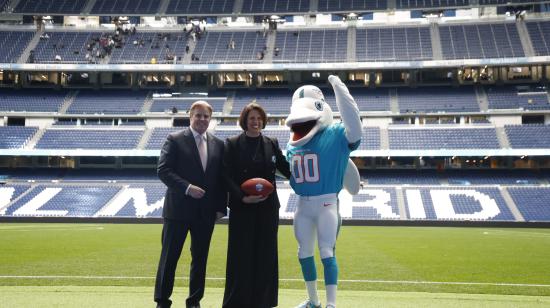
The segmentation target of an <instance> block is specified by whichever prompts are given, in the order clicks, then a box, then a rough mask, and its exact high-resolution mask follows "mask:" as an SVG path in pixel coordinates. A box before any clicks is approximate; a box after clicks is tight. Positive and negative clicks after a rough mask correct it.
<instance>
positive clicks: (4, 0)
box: [0, 0, 11, 12]
mask: <svg viewBox="0 0 550 308" xmlns="http://www.w3.org/2000/svg"><path fill="white" fill-rule="evenodd" d="M10 1H11V0H0V12H2V11H4V9H6V6H7V4H8V3H9V2H10Z"/></svg>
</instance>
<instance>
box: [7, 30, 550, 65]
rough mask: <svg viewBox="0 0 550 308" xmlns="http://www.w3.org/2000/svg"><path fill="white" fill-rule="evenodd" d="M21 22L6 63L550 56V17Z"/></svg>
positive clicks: (11, 36)
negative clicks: (287, 23)
mask: <svg viewBox="0 0 550 308" xmlns="http://www.w3.org/2000/svg"><path fill="white" fill-rule="evenodd" d="M17 29H18V28H5V27H4V28H0V63H3V64H8V63H13V64H24V63H42V64H102V65H108V64H151V63H153V64H285V63H286V64H292V63H341V62H345V63H361V62H407V61H436V60H464V59H504V58H525V57H545V56H550V21H548V20H530V21H526V22H522V23H518V22H513V21H512V22H502V21H500V22H498V21H492V22H483V23H480V22H474V23H472V22H470V23H459V24H453V23H451V24H432V25H431V26H430V25H420V26H419V25H400V26H399V27H397V26H368V27H364V26H359V27H345V26H331V27H328V28H326V27H325V28H324V29H321V28H308V27H288V28H281V29H279V30H278V31H269V32H262V31H261V28H256V29H255V28H250V27H249V28H248V29H246V28H241V29H233V30H231V29H228V28H226V27H214V28H212V29H209V30H208V31H205V32H203V33H202V34H201V35H199V36H196V35H194V34H193V35H190V32H187V31H184V30H182V29H179V30H168V29H165V30H162V29H160V30H158V29H157V30H152V29H145V28H144V29H141V28H140V29H139V30H138V31H136V32H135V33H134V32H126V33H121V34H119V35H115V34H114V32H113V31H112V30H103V31H102V30H99V29H98V30H97V31H90V30H76V29H70V28H63V27H61V28H52V29H47V30H46V31H45V32H42V31H38V32H37V31H25V30H17ZM522 36H525V39H521V37H522ZM113 39H114V41H112V40H113ZM111 41H112V42H111ZM6 68H8V67H6ZM30 68H31V67H29V69H30ZM89 69H93V68H92V67H90V68H89Z"/></svg>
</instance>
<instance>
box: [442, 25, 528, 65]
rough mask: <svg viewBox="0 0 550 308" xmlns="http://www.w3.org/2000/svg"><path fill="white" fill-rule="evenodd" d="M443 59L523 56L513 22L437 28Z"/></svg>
mask: <svg viewBox="0 0 550 308" xmlns="http://www.w3.org/2000/svg"><path fill="white" fill-rule="evenodd" d="M439 33H440V36H441V48H442V51H443V56H444V58H445V59H483V58H507V57H523V56H525V53H524V51H523V48H522V45H521V41H520V38H519V33H518V30H517V28H516V24H515V23H500V24H472V25H452V26H443V25H440V26H439Z"/></svg>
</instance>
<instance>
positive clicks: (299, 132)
mask: <svg viewBox="0 0 550 308" xmlns="http://www.w3.org/2000/svg"><path fill="white" fill-rule="evenodd" d="M315 125H317V120H311V121H306V122H302V123H296V124H293V125H292V126H291V127H290V130H291V131H292V132H293V133H294V134H292V140H293V141H298V140H300V139H302V138H303V137H305V136H306V135H307V134H308V133H309V132H310V131H311V130H312V129H313V128H314V127H315Z"/></svg>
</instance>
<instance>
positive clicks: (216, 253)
mask: <svg viewBox="0 0 550 308" xmlns="http://www.w3.org/2000/svg"><path fill="white" fill-rule="evenodd" d="M160 230H161V225H148V224H133V225H129V224H22V223H15V224H12V223H3V224H1V225H0V239H1V240H0V255H1V256H2V258H1V260H0V296H1V297H2V298H3V302H0V307H3V306H4V305H7V306H5V307H12V306H17V307H26V306H27V305H29V306H31V303H28V302H26V301H28V299H25V298H26V297H27V296H26V295H28V293H29V292H31V293H37V294H42V295H41V296H40V297H41V298H44V299H45V301H43V302H41V304H42V306H44V305H45V306H46V307H47V306H48V304H47V303H49V302H50V301H51V303H52V304H54V303H57V304H59V305H58V306H66V305H63V302H61V301H60V298H61V296H62V295H61V294H64V295H63V296H62V297H63V298H64V299H67V300H70V298H71V296H73V297H74V296H75V295H76V294H88V293H89V294H90V296H89V297H90V298H94V294H95V295H97V294H100V295H97V296H96V297H97V300H99V301H101V300H102V299H105V300H106V299H108V298H109V297H112V299H113V303H116V302H117V299H119V300H122V301H123V302H124V300H126V301H129V302H128V303H130V302H132V303H133V302H136V301H137V302H141V301H145V303H144V305H143V306H144V307H147V306H151V304H152V302H151V297H152V295H151V294H152V286H153V283H154V276H155V271H156V265H157V262H158V255H159V253H160ZM226 239H227V226H226V225H218V226H216V231H215V233H214V237H213V240H212V246H211V252H210V259H209V267H208V281H207V285H208V287H209V288H210V289H211V291H210V292H212V294H213V295H212V297H213V299H214V300H219V297H220V294H221V292H223V289H222V288H223V284H224V275H225V256H226ZM279 245H280V247H279V250H280V254H279V262H280V265H279V267H280V277H281V283H280V287H281V289H282V290H281V296H280V302H281V303H280V307H288V306H285V305H290V306H291V305H292V304H293V303H294V302H295V301H296V300H298V301H299V300H300V299H302V298H303V297H304V296H305V293H304V291H303V283H302V281H301V277H300V276H301V274H300V269H299V266H298V262H297V260H296V241H295V240H294V236H293V233H292V227H291V226H281V229H280V234H279ZM336 251H337V255H338V262H339V265H340V280H341V282H340V285H339V289H340V290H343V292H342V295H345V294H347V295H346V296H344V297H345V298H347V300H346V299H344V298H342V300H341V301H340V307H367V306H371V305H372V306H378V304H376V303H379V304H384V306H387V305H389V306H392V305H393V304H395V307H397V306H403V304H404V303H408V302H410V303H411V304H412V303H415V302H416V303H417V305H414V306H419V305H420V306H424V305H428V306H438V305H441V304H443V305H445V306H449V307H451V306H454V305H455V304H456V306H458V305H459V304H460V303H461V302H463V301H465V300H466V301H467V302H468V305H470V303H471V304H472V305H478V304H479V306H480V307H481V306H483V307H487V305H489V304H490V303H492V304H496V303H500V304H499V305H495V306H494V307H496V306H502V304H503V303H510V304H512V303H515V304H514V305H512V306H514V307H517V306H518V305H519V303H522V304H521V305H523V304H529V305H527V306H530V307H533V306H538V305H539V304H540V305H543V306H544V305H545V306H548V305H549V304H550V275H549V274H548V273H550V258H548V256H549V255H550V229H512V228H510V229H506V228H447V227H354V226H344V227H343V228H342V230H341V233H340V238H339V241H338V247H337V250H336ZM179 264H180V266H179V268H178V274H177V277H178V278H179V279H178V280H177V282H176V286H177V290H176V300H178V297H177V296H180V298H181V299H182V298H183V294H184V293H185V290H186V289H185V288H183V287H184V286H186V284H187V280H186V279H185V277H186V276H187V272H188V269H189V267H188V266H189V253H188V246H186V248H184V254H183V255H182V260H180V263H179ZM318 267H319V265H318ZM320 274H321V276H322V270H320ZM321 279H322V278H321ZM320 286H321V284H320ZM115 287H116V288H115ZM114 290H120V291H121V292H120V294H119V293H118V292H114ZM87 292H88V293H87ZM450 293H454V294H450ZM18 294H19V296H18ZM101 294H104V295H106V296H107V297H105V296H101ZM124 294H126V295H127V297H126V299H122V298H124ZM512 295H521V296H519V297H518V296H512ZM525 296H527V297H525ZM120 297H122V298H120ZM79 298H80V299H82V296H78V297H76V299H79ZM400 298H401V299H403V301H400V300H399V299H400ZM4 299H5V300H4ZM97 300H96V301H97ZM205 300H207V299H205ZM350 301H351V302H350ZM92 302H94V300H93V299H92ZM367 303H370V305H367ZM392 303H393V304H392ZM453 303H454V304H453ZM96 304H97V302H96ZM205 304H208V301H206V302H205ZM492 304H491V305H492ZM69 305H71V304H70V302H67V306H69ZM176 305H177V303H176ZM218 305H219V304H218ZM32 306H36V305H32ZM85 306H86V305H84V307H85ZM91 306H92V305H90V307H91ZM99 306H102V307H106V306H105V305H104V304H101V305H99ZM115 306H116V305H115ZM115 306H112V307H115ZM123 306H124V305H123ZM130 306H132V307H133V306H136V305H134V304H132V305H130ZM138 306H141V305H137V306H136V307H138ZM216 306H217V304H213V306H212V307H216ZM107 307H108V306H107ZM118 307H120V303H119V305H118ZM128 307H129V306H128ZM207 307H210V306H207Z"/></svg>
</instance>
